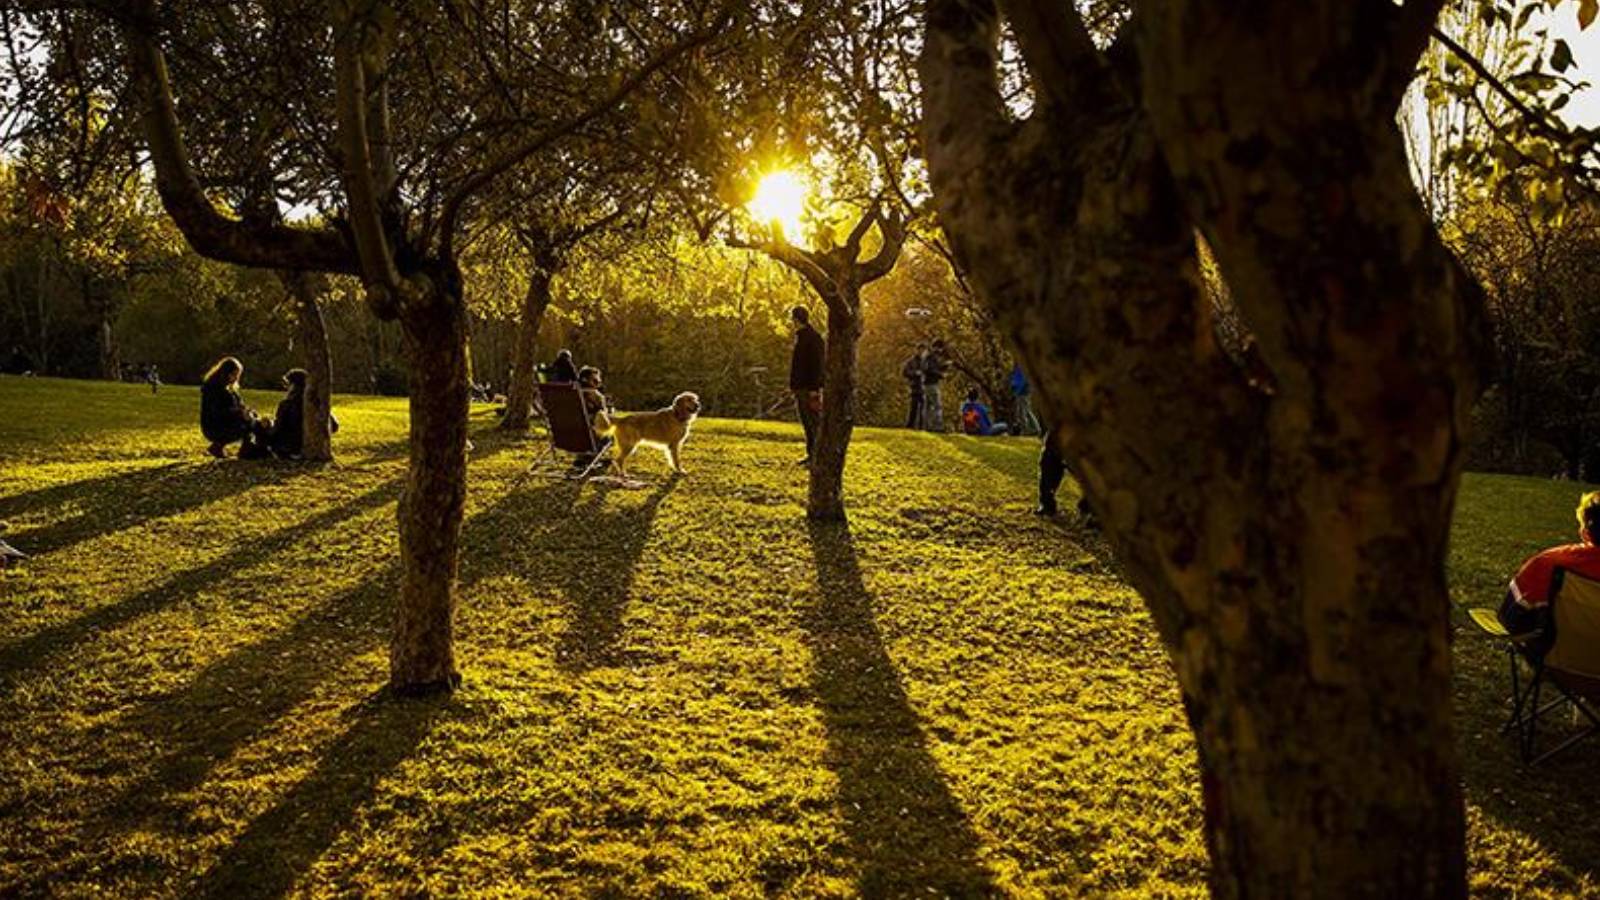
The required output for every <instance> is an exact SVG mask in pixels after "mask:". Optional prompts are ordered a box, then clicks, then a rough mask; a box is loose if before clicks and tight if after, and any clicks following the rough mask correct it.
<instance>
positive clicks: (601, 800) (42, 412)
mask: <svg viewBox="0 0 1600 900" xmlns="http://www.w3.org/2000/svg"><path fill="white" fill-rule="evenodd" d="M250 399H251V401H252V402H254V403H256V405H257V406H258V407H261V408H263V409H270V405H271V397H270V396H267V395H262V396H252V397H251V398H250ZM197 405H198V401H197V393H196V391H195V390H194V389H192V388H189V389H183V388H165V389H163V391H162V393H161V394H160V395H158V396H155V397H151V396H150V395H149V393H148V391H147V390H146V389H143V388H140V387H136V386H124V385H111V384H92V383H77V382H73V383H69V382H52V381H45V380H38V381H33V380H27V381H24V380H18V379H0V519H3V520H6V521H8V522H9V523H10V528H9V530H8V531H7V532H6V538H7V539H8V540H10V541H12V542H13V543H15V544H17V545H19V546H21V547H22V548H23V549H25V550H28V551H29V552H32V553H34V554H35V559H34V560H32V561H31V562H30V563H29V564H28V565H27V566H25V567H23V568H20V569H16V570H11V571H7V572H0V893H11V892H13V891H14V890H17V889H21V890H23V891H26V892H40V893H42V892H45V891H50V892H58V893H85V892H88V891H91V890H94V889H97V888H98V889H103V890H108V891H111V892H114V893H118V894H138V895H158V896H179V895H182V896H188V895H194V894H201V895H211V896H237V895H273V894H281V893H284V892H295V893H314V894H328V893H340V892H349V891H362V892H383V893H397V892H408V893H418V892H433V893H456V892H467V891H483V892H488V891H495V892H503V893H529V894H536V895H541V894H542V895H594V894H606V893H613V894H627V895H652V896H723V895H728V896H764V895H784V896H845V895H853V894H857V893H866V894H869V895H875V896H883V895H908V894H916V895H919V896H938V895H950V896H977V895H986V894H994V893H1004V894H1011V895H1018V896H1061V895H1068V896H1071V895H1085V896H1106V895H1117V894H1123V895H1127V896H1145V895H1149V894H1167V895H1170V894H1192V893H1198V892H1200V890H1201V889H1202V885H1203V879H1204V847H1203V844H1202V842H1201V839H1200V810H1199V805H1198V804H1199V801H1198V791H1197V788H1196V781H1197V775H1196V771H1195V767H1194V762H1193V745H1192V741H1191V740H1190V738H1189V735H1188V732H1187V729H1186V727H1185V725H1184V720H1183V714H1182V709H1181V705H1180V703H1179V698H1178V693H1177V689H1176V686H1175V684H1174V682H1173V679H1172V676H1171V674H1170V671H1169V669H1168V667H1167V664H1166V662H1165V659H1164V657H1163V655H1162V653H1161V651H1160V648H1159V646H1158V645H1157V643H1156V641H1155V639H1154V636H1153V633H1152V630H1151V627H1150V623H1149V621H1148V619H1147V617H1146V616H1145V615H1144V613H1143V610H1142V608H1141V607H1140V606H1139V603H1138V599H1137V597H1135V596H1134V595H1133V594H1132V592H1131V591H1129V590H1128V589H1127V588H1126V587H1125V586H1124V585H1123V584H1122V583H1121V582H1120V581H1119V580H1118V579H1117V578H1116V577H1115V572H1114V567H1113V566H1112V565H1111V563H1110V561H1109V560H1108V559H1107V558H1106V556H1105V554H1104V550H1103V547H1102V546H1101V545H1099V544H1098V543H1097V542H1096V541H1094V540H1093V539H1092V537H1090V536H1087V535H1085V534H1083V533H1081V532H1079V531H1076V530H1074V529H1073V528H1071V527H1062V526H1059V525H1052V524H1047V523H1041V522H1038V521H1036V520H1034V519H1033V518H1032V517H1031V516H1030V515H1029V514H1028V511H1029V508H1030V506H1031V502H1032V481H1033V475H1034V471H1035V470H1034V457H1035V450H1036V444H1034V443H1033V442H1030V441H1025V440H1009V439H1008V440H993V439H991V440H987V441H978V440H974V439H970V438H965V437H957V436H930V435H922V434H910V433H907V432H901V431H877V430H870V429H867V430H862V431H858V437H857V441H856V444H855V446H854V447H853V449H852V453H851V462H850V467H849V469H848V471H847V490H848V496H849V501H850V505H851V510H852V514H851V525H850V527H849V528H848V529H838V528H821V527H815V526H808V525H807V523H806V520H805V519H804V517H803V515H802V508H803V499H804V489H805V480H804V477H803V476H804V472H803V470H801V469H798V468H796V467H795V466H794V465H793V460H794V459H795V458H796V457H798V456H799V455H800V450H799V441H798V429H796V428H795V427H794V426H789V425H779V424H772V423H743V422H731V421H714V420H713V421H703V422H701V423H699V424H697V425H696V431H695V434H694V436H693V437H692V438H691V439H690V442H689V445H688V448H687V451H686V456H685V465H686V466H687V467H688V468H689V470H690V475H689V476H688V477H687V478H684V479H681V480H676V481H673V480H668V479H667V478H666V468H665V466H664V464H662V463H661V462H660V460H659V458H658V457H654V456H653V455H652V451H646V453H645V455H643V456H642V457H640V459H639V462H638V465H637V473H638V474H640V475H642V476H644V477H647V478H650V479H652V482H653V483H652V484H650V485H649V486H648V487H646V488H644V489H641V490H619V489H610V488H606V487H602V486H595V485H590V486H579V485H575V484H571V483H567V482H563V481H552V480H545V479H536V478H529V479H519V476H520V475H521V474H522V472H523V470H524V468H525V465H526V461H527V459H528V457H529V456H530V454H531V452H532V449H533V447H534V445H533V444H532V443H530V442H520V441H511V440H507V439H505V438H502V437H500V436H499V435H497V434H495V433H493V432H492V431H490V430H489V428H490V426H491V424H492V423H491V420H490V419H489V417H488V416H487V415H479V416H477V417H476V418H475V421H476V422H478V427H479V428H480V429H481V430H480V431H479V432H478V433H477V434H476V435H475V441H476V443H477V449H476V451H475V452H474V453H473V454H472V456H471V463H470V478H471V486H470V494H469V506H468V510H467V522H466V525H465V529H464V531H465V544H464V546H465V550H464V554H463V559H462V570H461V611H460V617H459V620H458V629H459V631H458V652H459V654H460V656H461V661H462V666H463V669H464V671H465V675H466V684H465V686H464V688H463V689H462V690H461V691H460V692H459V693H458V694H457V695H456V697H455V698H453V699H451V700H446V701H429V702H415V701H413V702H397V701H394V700H392V699H390V698H388V697H386V696H385V695H384V694H383V693H382V692H381V690H380V687H381V685H382V683H383V681H384V677H385V665H386V663H385V647H384V641H385V636H386V625H387V616H388V610H389V608H390V604H391V602H392V598H393V593H394V590H395V587H396V583H397V582H396V572H395V535H394V514H395V506H394V504H395V501H396V498H397V495H398V485H399V479H400V478H401V476H402V474H403V467H404V464H405V463H404V429H405V407H404V402H403V401H393V400H377V399H364V398H337V400H336V407H335V408H336V411H337V413H338V415H339V417H340V421H341V422H342V423H343V424H344V425H345V428H344V430H342V431H341V433H340V434H339V435H338V436H337V437H336V438H335V443H336V450H337V452H338V453H339V456H340V459H339V462H338V463H336V464H335V465H333V466H328V467H311V466H299V465H290V464H280V463H270V462H269V463H242V462H238V461H236V460H228V461H223V462H218V461H213V460H210V459H208V458H206V457H205V456H204V455H203V452H202V451H203V445H202V442H201V440H200V438H199V436H198V433H197V427H196V424H195V422H196V417H197V412H196V408H197ZM1573 495H1574V488H1573V486H1571V485H1550V484H1548V483H1541V482H1529V481H1521V480H1514V479H1471V480H1469V482H1468V485H1467V489H1466V491H1465V494H1464V497H1463V500H1462V510H1461V514H1460V521H1461V529H1460V531H1461V533H1460V534H1459V535H1458V541H1457V559H1456V563H1455V575H1456V576H1457V582H1458V584H1459V585H1460V591H1461V595H1462V596H1463V597H1467V596H1471V597H1474V598H1477V597H1482V598H1484V599H1485V600H1491V601H1492V600H1493V599H1497V597H1498V591H1499V589H1500V585H1501V584H1502V583H1503V581H1504V578H1505V575H1506V574H1507V572H1506V570H1507V569H1508V567H1509V566H1511V565H1514V563H1515V562H1516V560H1517V559H1518V558H1520V555H1521V554H1522V553H1523V552H1524V551H1525V550H1526V549H1528V548H1529V547H1533V546H1537V545H1539V544H1541V543H1543V542H1545V541H1546V540H1547V539H1549V538H1551V536H1552V535H1551V532H1552V531H1555V532H1558V535H1557V536H1559V533H1565V532H1566V531H1568V530H1569V529H1567V527H1566V522H1567V521H1568V519H1569V518H1570V516H1569V513H1568V512H1567V510H1569V509H1570V507H1571V505H1572V499H1573ZM1512 497H1514V498H1515V501H1516V503H1517V505H1518V509H1519V510H1525V512H1522V513H1521V514H1520V515H1521V517H1520V518H1516V519H1510V518H1507V517H1505V516H1504V515H1503V512H1504V511H1503V510H1502V509H1501V508H1500V507H1502V506H1504V505H1506V503H1507V502H1509V500H1510V499H1511V498H1512ZM1063 505H1064V507H1066V508H1070V504H1063ZM1479 514H1481V515H1482V518H1481V519H1476V518H1474V516H1475V515H1479ZM1513 531H1514V534H1513ZM1458 647H1459V654H1458V655H1459V657H1460V659H1461V666H1460V669H1461V672H1462V678H1461V683H1462V688H1461V695H1462V697H1463V699H1464V701H1466V702H1465V703H1464V704H1463V709H1464V712H1463V716H1462V723H1463V729H1462V730H1463V739H1464V748H1465V754H1466V755H1467V756H1468V758H1469V772H1468V775H1469V783H1468V790H1469V795H1470V798H1471V802H1472V829H1473V831H1472V838H1471V840H1472V847H1473V851H1474V866H1475V868H1474V885H1475V888H1476V889H1477V890H1478V891H1479V892H1480V893H1483V894H1486V895H1510V894H1511V893H1512V892H1513V891H1518V892H1520V895H1522V896H1538V895H1546V896H1558V895H1568V894H1572V893H1583V892H1589V893H1595V892H1596V884H1597V882H1596V880H1595V878H1596V874H1595V873H1596V866H1597V865H1600V860H1597V859H1596V858H1595V854H1593V853H1592V852H1586V849H1587V851H1592V849H1593V848H1594V847H1597V846H1600V829H1597V823H1596V821H1595V820H1596V814H1595V813H1594V810H1595V809H1596V801H1597V800H1600V791H1597V790H1596V787H1595V779H1594V778H1593V777H1592V775H1591V774H1590V773H1592V771H1593V761H1594V759H1595V755H1594V754H1595V753H1597V752H1600V747H1597V748H1594V749H1590V750H1588V751H1583V752H1577V753H1575V754H1573V755H1571V756H1569V757H1568V758H1567V760H1566V761H1564V762H1561V763H1558V764H1557V765H1555V766H1552V767H1550V768H1549V769H1547V770H1545V771H1544V772H1541V773H1540V774H1539V775H1537V776H1534V777H1530V776H1527V775H1523V774H1519V773H1517V772H1516V771H1514V769H1513V770H1509V771H1508V770H1507V763H1508V760H1509V759H1510V758H1511V756H1510V750H1509V747H1507V746H1505V745H1504V744H1502V743H1501V742H1500V741H1499V739H1498V737H1497V736H1496V735H1495V734H1494V729H1495V727H1496V726H1497V724H1498V718H1497V717H1498V716H1499V715H1500V714H1501V708H1500V707H1499V706H1498V705H1496V704H1497V703H1498V692H1499V691H1501V690H1502V682H1503V680H1504V672H1503V669H1502V668H1500V665H1501V663H1502V661H1501V660H1500V658H1499V657H1497V656H1494V655H1493V654H1492V652H1491V651H1490V650H1489V649H1488V648H1487V646H1486V645H1484V644H1483V643H1482V642H1479V641H1472V640H1468V639H1465V638H1463V640H1462V641H1461V642H1460V643H1459V644H1458Z"/></svg>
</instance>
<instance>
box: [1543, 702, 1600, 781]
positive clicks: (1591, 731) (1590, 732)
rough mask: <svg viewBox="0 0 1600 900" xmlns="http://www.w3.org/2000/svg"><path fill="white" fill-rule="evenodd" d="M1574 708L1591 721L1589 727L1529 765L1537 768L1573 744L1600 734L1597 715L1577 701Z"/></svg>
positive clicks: (1599, 723) (1599, 719)
mask: <svg viewBox="0 0 1600 900" xmlns="http://www.w3.org/2000/svg"><path fill="white" fill-rule="evenodd" d="M1565 699H1569V700H1570V699H1572V698H1570V697H1568V698H1565ZM1572 706H1573V708H1574V709H1576V710H1577V711H1578V712H1579V713H1581V714H1583V716H1584V718H1586V719H1588V720H1589V722H1590V725H1589V727H1588V728H1585V729H1584V730H1582V731H1580V732H1578V733H1577V734H1575V735H1572V736H1571V737H1569V738H1567V739H1566V740H1564V741H1562V742H1561V743H1559V744H1557V745H1555V746H1554V747H1551V748H1550V749H1549V750H1546V751H1545V752H1543V753H1541V754H1539V755H1538V756H1536V757H1534V758H1533V760H1532V761H1531V762H1529V765H1533V766H1537V765H1538V764H1540V763H1542V762H1544V761H1545V760H1547V759H1549V758H1550V757H1552V756H1555V755H1556V754H1557V753H1560V752H1561V751H1563V750H1565V749H1567V748H1568V747H1571V746H1572V745H1573V744H1576V743H1578V742H1579V741H1581V740H1583V739H1584V738H1587V737H1593V736H1594V735H1595V734H1600V718H1597V717H1596V716H1595V714H1594V713H1593V712H1592V711H1590V709H1589V708H1588V707H1587V706H1585V705H1583V704H1582V703H1579V702H1578V701H1577V700H1572Z"/></svg>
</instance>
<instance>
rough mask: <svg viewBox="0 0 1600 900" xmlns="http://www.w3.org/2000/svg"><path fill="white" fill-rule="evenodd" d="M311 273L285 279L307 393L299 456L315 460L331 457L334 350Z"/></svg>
mask: <svg viewBox="0 0 1600 900" xmlns="http://www.w3.org/2000/svg"><path fill="white" fill-rule="evenodd" d="M313 277H314V276H312V275H310V274H308V273H305V272H285V273H284V274H283V278H284V281H285V282H287V284H288V285H289V290H290V292H291V293H293V294H294V299H295V311H296V314H297V316H298V318H299V320H300V346H301V349H302V351H303V352H304V354H305V367H306V395H305V401H304V402H305V411H304V413H303V415H302V417H301V418H302V428H303V429H304V430H303V432H302V433H303V435H304V437H303V443H302V445H301V450H300V455H301V456H302V457H304V458H305V459H308V460H312V461H315V462H327V461H330V460H332V459H333V434H332V432H331V429H330V427H329V426H330V422H329V418H330V416H331V415H332V412H333V352H332V351H331V350H330V349H329V347H328V326H327V323H326V322H325V321H324V319H323V316H322V303H321V301H320V300H319V299H318V297H317V286H316V284H315V282H314V281H313Z"/></svg>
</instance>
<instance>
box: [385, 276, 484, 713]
mask: <svg viewBox="0 0 1600 900" xmlns="http://www.w3.org/2000/svg"><path fill="white" fill-rule="evenodd" d="M434 285H435V287H434V294H433V296H430V297H426V298H419V299H418V300H416V301H414V302H408V303H407V304H405V306H404V307H403V308H402V311H401V323H402V326H403V332H404V338H405V348H406V356H407V359H408V361H409V363H410V366H411V391H410V393H411V397H410V411H411V435H410V438H411V439H410V444H411V460H410V463H411V464H410V468H409V470H408V472H407V477H406V485H405V491H404V493H403V494H402V496H401V500H400V557H401V563H402V568H403V574H404V580H403V582H402V584H401V589H400V602H399V605H398V606H397V607H396V609H395V622H394V634H393V636H392V638H391V641H390V645H389V682H390V685H391V686H392V687H393V688H394V689H395V690H396V691H399V692H402V693H426V692H431V691H436V690H446V691H448V690H451V689H453V688H454V687H455V685H457V684H458V683H459V682H460V678H461V676H460V673H459V672H458V671H457V670H456V662H455V647H454V627H455V580H456V566H457V554H458V545H459V543H460V538H461V520H462V513H463V510H464V508H465V505H466V496H467V488H466V479H467V399H468V398H467V329H466V310H465V307H464V306H463V305H462V300H461V296H460V286H459V282H458V281H456V280H455V279H454V278H453V277H449V276H445V277H436V279H435V281H434Z"/></svg>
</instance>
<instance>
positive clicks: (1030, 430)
mask: <svg viewBox="0 0 1600 900" xmlns="http://www.w3.org/2000/svg"><path fill="white" fill-rule="evenodd" d="M1011 406H1012V415H1011V417H1012V418H1013V419H1015V420H1016V425H1015V426H1014V428H1013V430H1014V432H1015V433H1016V434H1028V435H1033V434H1038V433H1039V431H1040V429H1039V419H1038V417H1037V416H1035V415H1034V414H1033V397H1032V396H1031V395H1030V392H1029V389H1028V376H1027V375H1026V374H1024V373H1023V371H1022V363H1017V364H1016V365H1014V366H1012V367H1011Z"/></svg>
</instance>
